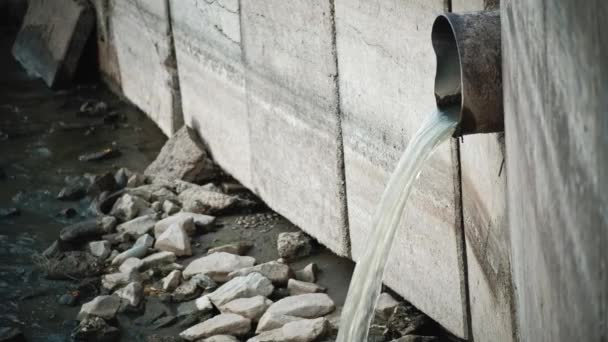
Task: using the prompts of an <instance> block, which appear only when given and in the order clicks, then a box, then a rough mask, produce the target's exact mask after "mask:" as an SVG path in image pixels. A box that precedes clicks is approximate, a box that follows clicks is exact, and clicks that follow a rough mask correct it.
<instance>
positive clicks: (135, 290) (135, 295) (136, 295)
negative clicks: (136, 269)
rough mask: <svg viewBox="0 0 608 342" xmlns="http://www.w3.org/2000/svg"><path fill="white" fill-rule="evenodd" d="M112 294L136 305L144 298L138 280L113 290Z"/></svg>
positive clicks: (142, 289)
mask: <svg viewBox="0 0 608 342" xmlns="http://www.w3.org/2000/svg"><path fill="white" fill-rule="evenodd" d="M114 295H115V296H118V297H119V298H121V299H123V300H124V301H126V302H127V303H129V305H131V306H134V307H136V306H138V305H139V303H141V300H142V299H143V298H144V288H143V287H142V286H141V283H140V282H136V281H134V282H131V283H129V284H128V285H127V286H125V287H123V288H121V289H119V290H117V291H116V292H114Z"/></svg>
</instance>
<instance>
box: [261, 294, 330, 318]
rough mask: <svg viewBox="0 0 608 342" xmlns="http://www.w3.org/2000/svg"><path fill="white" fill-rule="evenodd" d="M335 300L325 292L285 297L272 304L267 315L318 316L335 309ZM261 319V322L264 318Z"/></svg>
mask: <svg viewBox="0 0 608 342" xmlns="http://www.w3.org/2000/svg"><path fill="white" fill-rule="evenodd" d="M334 309H335V305H334V302H333V300H331V298H329V296H328V295H326V294H325V293H308V294H302V295H298V296H292V297H287V298H283V299H281V300H279V301H277V302H275V303H274V304H272V305H271V306H270V307H269V308H268V310H267V311H266V313H265V314H264V316H266V315H271V314H275V315H286V316H295V317H300V318H317V317H321V316H324V315H327V314H328V313H330V312H332V311H334ZM264 316H262V318H261V319H260V324H261V322H262V321H263V320H264Z"/></svg>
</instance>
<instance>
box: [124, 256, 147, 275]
mask: <svg viewBox="0 0 608 342" xmlns="http://www.w3.org/2000/svg"><path fill="white" fill-rule="evenodd" d="M143 265H144V262H143V261H141V259H139V258H128V259H127V260H125V261H124V262H123V263H122V264H120V267H118V270H119V271H120V272H121V273H125V274H129V273H131V272H138V271H139V270H140V269H141V268H142V267H143Z"/></svg>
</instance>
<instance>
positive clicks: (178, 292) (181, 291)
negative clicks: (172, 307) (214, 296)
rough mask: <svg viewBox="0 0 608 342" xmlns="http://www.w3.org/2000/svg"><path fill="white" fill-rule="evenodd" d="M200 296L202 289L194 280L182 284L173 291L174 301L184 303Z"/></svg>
mask: <svg viewBox="0 0 608 342" xmlns="http://www.w3.org/2000/svg"><path fill="white" fill-rule="evenodd" d="M199 294H200V289H199V288H198V286H197V285H196V283H195V282H193V281H192V280H188V281H185V282H183V283H181V284H180V285H179V286H178V287H177V288H176V289H175V291H173V301H175V302H183V301H186V300H191V299H193V298H195V297H197V296H198V295H199Z"/></svg>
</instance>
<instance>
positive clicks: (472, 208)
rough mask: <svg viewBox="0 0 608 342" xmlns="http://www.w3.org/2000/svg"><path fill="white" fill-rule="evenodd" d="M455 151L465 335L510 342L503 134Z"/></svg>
mask: <svg viewBox="0 0 608 342" xmlns="http://www.w3.org/2000/svg"><path fill="white" fill-rule="evenodd" d="M496 9H498V4H497V1H489V0H485V1H484V0H476V1H474V0H453V1H452V11H453V12H455V13H461V12H467V11H481V10H496ZM459 149H460V163H461V166H460V167H461V169H460V170H461V186H462V213H463V226H464V232H465V244H466V265H467V278H468V279H467V280H468V289H469V306H470V312H471V333H472V336H473V339H474V340H475V341H515V340H517V332H516V329H515V326H514V321H515V313H514V311H515V303H514V300H513V287H512V281H511V244H510V236H509V226H508V222H507V221H508V220H507V208H506V184H507V177H506V173H507V172H506V170H505V145H504V133H493V134H479V135H469V136H465V137H463V138H462V139H461V141H460V144H459Z"/></svg>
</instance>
